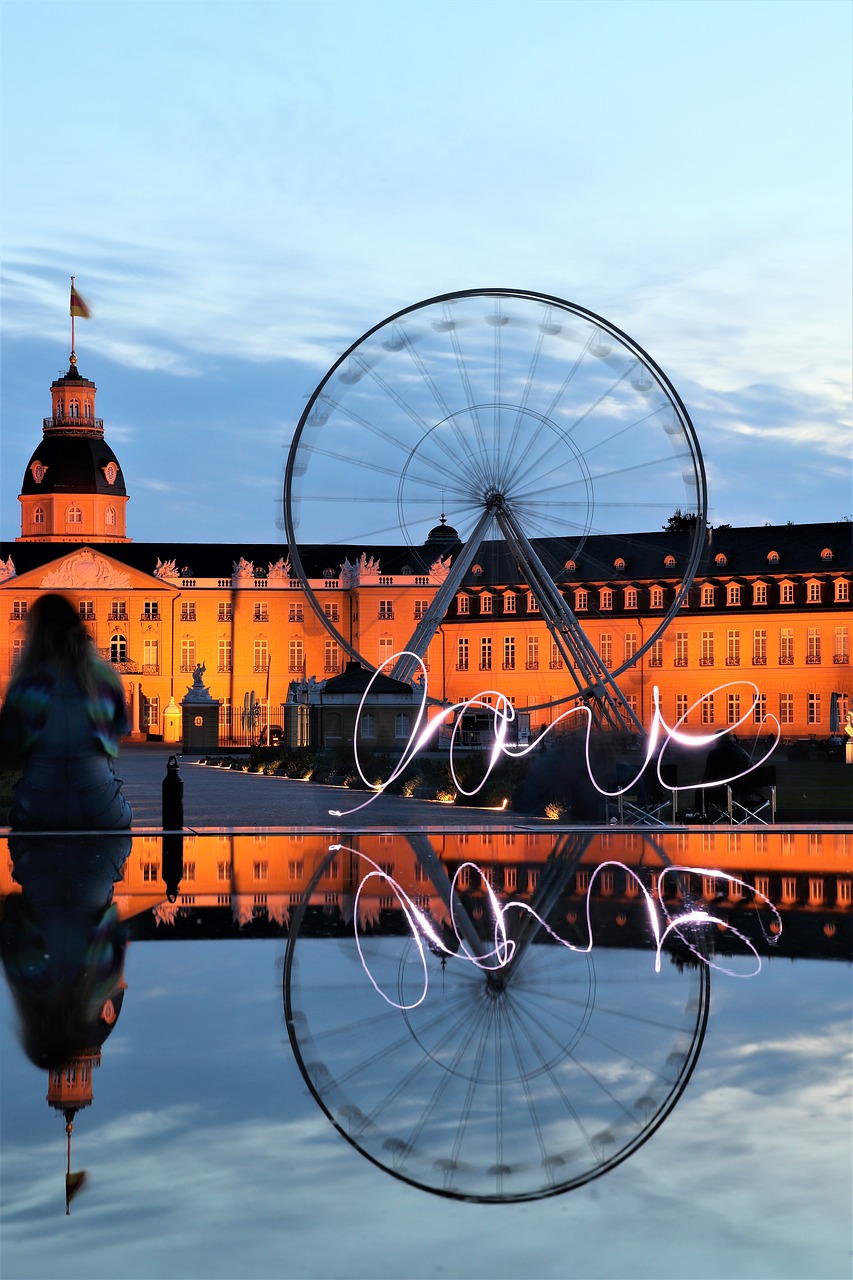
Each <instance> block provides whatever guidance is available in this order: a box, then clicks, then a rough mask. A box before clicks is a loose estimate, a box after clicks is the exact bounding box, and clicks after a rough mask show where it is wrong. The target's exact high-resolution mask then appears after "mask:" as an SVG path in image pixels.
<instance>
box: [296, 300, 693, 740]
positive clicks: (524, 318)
mask: <svg viewBox="0 0 853 1280" xmlns="http://www.w3.org/2000/svg"><path fill="white" fill-rule="evenodd" d="M284 507H285V513H284V514H285V528H286V531H287V538H288V543H289V548H290V556H291V563H292V566H293V570H294V572H295V573H296V574H297V575H298V576H299V577H300V578H301V579H302V583H303V586H304V587H305V589H306V591H307V592H308V595H309V599H311V601H312V604H313V605H314V608H315V610H316V612H317V614H318V616H320V617H321V619H323V620H324V624H325V625H326V626H327V627H328V628H329V630H330V631H332V632H333V634H334V635H335V637H336V639H337V641H338V643H339V644H340V645H341V646H342V648H343V649H344V650H345V651H347V652H349V653H350V654H351V655H352V656H353V657H356V658H360V655H359V654H358V652H357V650H356V649H355V648H354V647H353V646H352V645H351V644H350V643H349V642H348V640H347V639H346V638H345V637H344V636H343V635H342V634H341V633H340V632H339V631H337V629H336V628H334V627H333V626H332V625H331V623H330V622H329V621H328V620H327V619H326V618H325V615H324V612H323V609H322V604H321V602H320V600H319V599H317V598H316V597H315V595H314V593H313V592H312V591H311V588H310V586H309V583H308V575H307V574H306V572H305V569H304V567H303V564H302V558H301V556H300V551H299V546H300V543H301V544H303V545H304V544H307V543H325V544H330V543H334V544H342V545H347V546H352V545H360V546H368V547H377V546H379V545H380V544H388V543H393V544H396V545H399V544H401V543H403V544H407V545H408V546H410V547H411V548H412V549H413V551H414V552H415V553H416V554H417V553H418V551H420V554H421V558H422V556H423V547H424V543H425V541H426V538H427V534H428V532H429V530H430V529H431V528H432V526H434V525H435V523H436V519H437V517H438V515H439V513H440V514H441V515H442V518H443V519H445V518H446V520H447V521H448V522H449V523H450V525H451V526H452V528H453V530H455V531H456V532H457V533H458V542H457V543H456V545H455V547H454V550H453V556H452V561H451V564H450V569H449V572H448V573H447V576H446V578H445V579H444V581H443V582H442V584H441V585H440V587H439V589H438V591H437V592H436V595H435V597H434V599H433V601H432V603H431V606H430V607H429V609H428V610H427V611H426V614H425V616H424V617H423V618H422V619H421V620H420V621H419V623H418V625H417V627H416V629H415V631H414V633H413V635H412V637H411V639H410V641H409V643H408V644H407V645H406V646H405V647H406V648H407V649H409V650H411V651H412V652H414V653H416V654H418V655H420V656H423V654H424V653H425V652H426V649H427V646H428V645H429V642H430V640H431V639H432V637H433V635H434V634H435V631H436V628H437V627H438V625H439V624H440V622H441V621H442V619H443V618H444V616H445V613H446V612H447V609H448V605H449V604H450V603H451V601H452V600H453V598H454V595H455V593H456V592H457V591H458V589H459V588H460V586H461V585H462V583H463V581H464V580H465V578H466V575H467V574H468V573H469V572H470V571H471V569H472V567H473V566H474V565H475V562H476V560H477V556H478V551H479V549H480V547H481V546H482V545H483V544H484V543H489V542H491V541H494V540H497V541H502V542H503V543H505V545H506V547H507V548H508V551H509V554H510V556H511V558H512V560H513V561H514V563H515V565H516V566H517V569H518V570H519V571H520V573H521V575H522V577H523V579H524V581H525V582H526V584H527V586H528V589H529V590H530V591H531V592H532V594H533V595H534V596H535V598H536V601H537V605H538V609H539V611H540V613H541V616H542V618H543V620H544V622H545V623H546V625H547V626H548V628H549V630H550V632H551V636H552V638H553V640H554V642H555V644H556V646H557V649H558V650H559V653H560V657H561V659H562V661H563V662H564V663H565V665H566V667H567V668H568V670H569V671H570V672H572V673H573V675H574V680H575V685H576V692H575V693H574V694H573V696H575V697H579V698H582V699H584V700H588V701H590V702H592V703H593V704H597V706H598V708H599V711H600V712H601V713H602V715H603V719H604V720H605V721H608V722H610V723H616V724H617V725H625V724H626V723H635V722H634V719H633V715H632V713H631V712H630V711H629V710H627V708H626V704H625V703H624V700H623V699H622V698H621V695H620V694H619V691H618V687H617V686H616V684H615V681H614V680H613V675H612V673H611V672H610V671H609V670H608V669H607V667H606V666H605V665H604V663H603V662H602V660H601V658H600V656H599V655H598V653H597V652H596V650H595V648H594V646H593V645H592V644H591V643H590V641H589V639H588V638H587V636H586V634H585V632H584V630H583V628H582V626H581V625H580V624H579V622H578V619H577V617H576V616H575V614H574V612H573V611H572V609H571V607H570V605H569V603H568V601H567V599H566V591H565V583H566V571H567V566H568V565H569V564H570V563H571V562H574V560H575V559H576V558H577V556H578V555H579V553H580V551H581V550H582V548H583V546H584V544H585V542H586V539H587V538H588V536H589V535H597V534H617V533H618V534H620V535H623V542H624V545H625V546H628V545H629V544H630V542H631V539H632V537H636V536H638V535H637V531H638V530H643V529H648V528H650V527H651V528H654V529H659V528H661V527H662V522H664V521H665V519H666V518H667V517H668V516H669V515H671V514H672V513H673V511H674V510H676V509H677V508H680V509H683V510H685V511H689V512H694V513H696V515H697V520H696V522H695V524H694V526H693V532H692V535H691V539H690V546H689V548H688V551H687V554H686V555H685V556H684V557H683V558H682V563H681V565H680V567H679V574H680V581H679V586H678V588H677V590H676V591H675V592H674V593H673V596H672V599H671V600H670V601H669V607H668V608H667V609H665V610H663V611H662V612H661V615H660V617H659V619H658V623H657V625H656V626H655V627H654V629H653V631H652V633H651V634H650V635H648V636H647V637H645V638H644V644H643V645H642V646H641V647H640V648H639V649H638V650H637V651H636V652H635V653H634V654H633V656H632V658H631V659H630V661H632V662H633V661H636V660H637V659H638V658H639V656H640V654H641V653H643V652H644V651H645V650H646V649H647V648H648V647H649V646H650V645H652V644H653V643H654V641H655V640H656V639H657V637H658V636H660V634H661V633H662V631H663V630H664V628H665V627H666V625H667V624H668V622H669V621H670V619H671V618H672V617H673V615H674V614H675V612H676V610H677V609H678V608H679V606H680V605H681V603H682V602H683V600H684V597H685V595H686V592H687V589H688V587H689V585H690V583H691V581H692V579H693V575H694V573H695V570H696V566H697V564H698V561H699V556H700V554H701V550H702V538H703V531H704V527H705V517H706V513H707V496H706V487H705V474H704V467H703V463H702V458H701V454H700V450H699V445H698V442H697V440H696V435H695V432H694V429H693V426H692V423H691V422H690V419H689V416H688V414H687V411H686V409H685V408H684V406H683V404H682V403H681V400H680V398H679V396H678V394H677V392H676V391H675V389H674V388H673V386H672V384H671V383H670V382H669V380H668V379H667V377H666V375H665V374H664V373H663V372H662V370H661V369H660V368H659V367H658V366H657V365H656V364H655V363H654V362H653V361H652V360H651V358H650V357H649V356H648V355H647V354H646V353H645V352H644V351H643V350H642V348H641V347H639V346H638V345H637V343H635V342H633V341H632V339H630V338H629V337H628V336H627V335H626V334H624V333H622V332H621V331H620V330H619V329H617V328H615V326H613V325H611V324H610V323H608V322H607V321H606V320H603V319H602V318H601V317H599V316H597V315H594V314H593V313H592V312H590V311H586V310H585V309H583V308H581V307H578V306H575V305H574V304H572V303H568V302H564V301H561V300H560V299H558V298H552V297H548V296H546V295H543V294H536V293H530V292H527V291H522V290H512V289H486V290H469V291H464V292H461V293H450V294H444V295H442V296H439V297H436V298H431V299H429V300H428V301H426V302H422V303H419V304H417V305H416V306H413V307H409V308H407V309H405V310H404V311H400V312H397V313H396V314H395V315H393V316H390V317H389V318H388V319H387V320H384V321H383V322H382V323H381V324H378V325H376V326H375V327H374V328H372V329H370V330H369V331H368V332H367V333H366V334H364V336H363V337H361V338H360V339H359V340H358V341H357V342H355V343H353V345H352V346H351V347H350V348H349V349H348V350H347V351H345V352H344V354H343V355H342V356H341V357H340V359H339V360H337V361H336V362H335V364H334V365H333V366H332V368H331V369H330V370H329V371H328V373H327V374H326V375H325V377H324V378H323V380H322V381H321V382H320V384H319V386H318V387H317V389H316V390H315V391H314V393H313V395H312V396H311V398H310V400H309V402H308V405H307V406H306V409H305V412H304V413H303V415H302V418H301V419H300V422H299V425H298V427H297V430H296V433H295V435H294V438H293V442H292V444H291V448H290V453H289V456H288V460H287V468H286V475H285V502H284ZM561 586H562V587H563V589H562V590H561ZM398 647H399V648H401V649H402V648H403V647H404V646H402V645H400V646H398ZM361 660H363V659H361ZM368 665H370V664H368ZM416 670H417V664H416V662H415V661H414V660H413V659H401V660H400V662H399V663H398V665H397V667H396V668H395V670H394V672H393V673H392V674H394V675H395V676H396V677H397V678H398V679H404V680H405V679H411V677H412V676H413V675H414V674H415V672H416ZM617 674H618V673H617Z"/></svg>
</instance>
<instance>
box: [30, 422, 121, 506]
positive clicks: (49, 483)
mask: <svg viewBox="0 0 853 1280" xmlns="http://www.w3.org/2000/svg"><path fill="white" fill-rule="evenodd" d="M39 476H40V477H41V478H40V479H38V478H37V477H39ZM49 493H79V494H86V493H102V494H105V495H107V494H110V495H113V496H115V497H119V498H124V497H126V496H127V490H126V489H125V487H124V476H123V475H122V471H121V467H120V466H119V463H118V459H117V458H116V456H115V454H114V453H113V451H112V449H111V448H110V446H109V445H108V444H107V443H106V441H105V440H104V438H103V436H97V435H78V436H72V435H67V436H66V435H59V434H57V435H50V436H49V435H47V434H45V436H44V438H43V439H42V440H41V441H40V442H39V444H38V446H37V447H36V449H35V450H34V451H33V454H32V457H31V458H30V460H29V462H28V463H27V469H26V471H25V472H24V481H23V484H22V485H21V494H22V495H28V496H38V495H40V494H49Z"/></svg>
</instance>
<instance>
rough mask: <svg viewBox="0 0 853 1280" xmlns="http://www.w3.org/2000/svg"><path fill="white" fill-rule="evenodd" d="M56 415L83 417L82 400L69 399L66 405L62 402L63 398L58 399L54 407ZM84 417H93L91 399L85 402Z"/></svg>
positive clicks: (58, 416) (59, 416)
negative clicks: (81, 410)
mask: <svg viewBox="0 0 853 1280" xmlns="http://www.w3.org/2000/svg"><path fill="white" fill-rule="evenodd" d="M54 416H55V417H57V418H65V417H68V418H79V417H81V414H80V401H79V400H69V401H68V404H67V405H64V404H63V403H62V401H61V400H57V401H56V405H55V407H54ZM82 417H83V418H87V419H88V418H91V417H92V404H91V401H89V400H84V402H83V413H82Z"/></svg>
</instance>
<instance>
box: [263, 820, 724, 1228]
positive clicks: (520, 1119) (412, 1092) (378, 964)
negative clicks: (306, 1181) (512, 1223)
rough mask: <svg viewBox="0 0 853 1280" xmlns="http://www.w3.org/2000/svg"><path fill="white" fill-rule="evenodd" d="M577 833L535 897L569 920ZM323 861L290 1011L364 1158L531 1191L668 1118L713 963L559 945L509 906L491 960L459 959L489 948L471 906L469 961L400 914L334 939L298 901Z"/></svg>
mask: <svg viewBox="0 0 853 1280" xmlns="http://www.w3.org/2000/svg"><path fill="white" fill-rule="evenodd" d="M573 839H574V841H575V845H576V847H575V848H574V849H570V850H568V854H569V856H568V859H567V858H566V852H567V851H566V850H562V851H560V850H557V851H555V856H554V858H553V859H550V860H549V864H548V868H547V870H546V872H545V874H544V875H543V878H542V881H541V882H540V887H541V889H542V890H544V891H545V892H544V894H543V893H539V895H538V896H539V902H541V900H542V899H543V897H544V898H545V899H550V907H551V909H550V910H548V909H545V910H544V914H543V918H547V919H548V920H549V922H550V923H551V924H552V925H553V926H554V927H555V928H557V929H560V928H562V929H563V930H565V929H566V916H565V915H563V916H562V919H560V918H559V916H557V915H555V914H554V907H559V904H560V902H561V898H560V888H561V885H564V884H565V880H566V876H567V873H568V871H569V869H570V868H572V867H575V866H576V865H577V863H578V858H579V855H580V853H581V852H582V846H583V840H582V838H580V837H574V838H573ZM332 856H337V854H335V855H331V854H330V858H331V857H332ZM328 868H329V859H326V860H324V861H323V862H321V863H320V865H319V867H318V868H317V871H316V872H315V875H314V877H313V880H312V882H311V884H310V885H309V887H308V889H307V890H306V893H305V896H304V898H303V901H302V903H301V904H300V907H299V908H298V909H297V911H296V913H295V915H294V918H293V920H292V921H291V927H290V931H289V937H288V947H287V954H286V957H285V968H284V982H283V995H284V1009H285V1021H286V1025H287V1030H288V1036H289V1039H290V1044H291V1048H292V1049H293V1052H294V1056H295V1058H296V1062H297V1065H298V1067H299V1070H300V1072H301V1073H302V1076H303V1079H304V1080H305V1082H306V1084H307V1086H308V1089H309V1091H310V1093H311V1095H312V1096H313V1098H314V1100H315V1102H316V1103H317V1105H318V1106H319V1107H320V1109H321V1110H322V1111H323V1112H324V1113H325V1115H326V1116H327V1118H328V1119H329V1120H330V1121H331V1123H332V1124H333V1125H334V1127H335V1129H336V1130H337V1131H338V1133H339V1134H340V1135H341V1137H343V1138H344V1139H345V1140H346V1141H347V1142H348V1143H349V1144H350V1145H351V1146H352V1147H354V1148H355V1149H356V1150H357V1151H358V1152H359V1153H360V1154H361V1155H363V1156H364V1157H366V1158H367V1159H368V1160H369V1161H370V1162H371V1163H372V1164H374V1165H375V1166H377V1167H378V1168H380V1169H382V1170H383V1171H385V1172H386V1173H389V1174H391V1175H392V1176H394V1177H395V1178H398V1179H400V1180H402V1181H404V1182H407V1183H409V1184H410V1185H412V1186H415V1187H418V1188H420V1189H422V1190H425V1191H431V1192H434V1193H436V1194H438V1195H443V1196H447V1197H450V1198H453V1199H460V1200H470V1201H478V1202H482V1203H497V1202H509V1201H524V1200H535V1199H541V1198H542V1197H545V1196H551V1195H556V1194H559V1193H562V1192H565V1191H569V1190H572V1189H574V1188H576V1187H579V1186H582V1185H584V1184H585V1183H587V1182H589V1181H591V1180H592V1179H594V1178H598V1177H600V1176H601V1175H603V1174H605V1173H607V1172H609V1171H610V1170H611V1169H613V1168H615V1167H616V1165H618V1164H620V1163H621V1162H622V1161H624V1160H626V1159H627V1158H628V1157H629V1156H631V1155H632V1154H633V1153H634V1152H636V1151H637V1150H638V1149H639V1148H640V1147H641V1146H642V1145H643V1144H644V1143H645V1142H647V1141H648V1139H649V1138H650V1137H651V1135H652V1134H653V1133H654V1132H655V1131H656V1130H657V1129H658V1128H659V1127H660V1126H661V1124H663V1123H664V1121H665V1120H666V1118H667V1117H668V1116H669V1115H670V1114H671V1112H672V1110H673V1108H674V1107H675V1106H676V1105H677V1103H678V1101H679V1099H680V1098H681V1097H682V1095H683V1093H684V1090H685V1088H686V1086H687V1083H688V1081H689V1079H690V1077H691V1075H692V1072H693V1070H694V1068H695V1066H696V1063H697V1061H698V1057H699V1054H700V1052H701V1048H702V1045H703V1042H704V1038H705V1032H706V1029H707V1022H708V1014H709V1008H710V970H709V968H708V966H706V965H704V964H690V963H688V964H683V963H682V964H675V963H667V964H665V965H664V966H663V967H662V968H661V970H660V972H655V969H654V964H653V956H652V951H651V950H650V949H645V950H644V949H642V948H639V949H637V948H625V947H617V948H595V949H594V950H592V951H590V952H581V951H577V950H575V951H573V950H569V949H567V948H566V947H565V946H561V945H558V944H555V943H554V941H553V936H551V937H549V936H548V935H547V934H546V932H545V931H544V930H543V929H541V928H539V927H537V924H536V921H535V919H534V918H533V917H531V916H528V915H526V914H525V915H519V914H518V913H511V914H510V916H509V918H508V921H507V923H508V925H509V927H510V929H511V933H512V935H513V948H514V949H513V951H512V956H511V959H510V960H509V961H508V962H507V963H506V964H505V965H501V966H495V965H494V958H493V954H492V955H491V956H489V957H488V958H487V960H486V962H485V964H484V965H478V964H476V963H471V962H470V956H476V954H477V948H478V945H479V947H480V949H481V951H486V952H488V949H489V948H488V941H487V938H486V935H485V934H484V933H482V932H480V934H479V936H478V932H477V930H476V928H475V927H474V923H473V917H470V916H469V917H466V919H467V924H468V929H467V939H468V941H467V944H466V946H467V948H468V956H467V957H463V956H462V955H461V949H460V954H459V955H454V956H450V957H449V958H448V957H447V956H442V955H439V954H436V953H435V952H434V951H427V952H426V953H425V954H424V953H423V949H419V948H418V947H417V946H416V945H415V942H414V941H413V939H412V937H411V936H409V937H407V936H403V935H401V930H400V927H399V925H396V926H393V927H392V928H391V931H390V932H389V933H387V934H385V935H384V936H383V935H382V932H381V930H378V929H377V927H376V924H375V923H374V925H373V927H372V930H371V933H370V936H364V937H362V938H360V939H359V938H357V937H356V936H355V934H354V932H353V928H352V927H350V928H349V930H344V932H343V933H342V934H341V935H339V936H337V937H330V936H328V935H329V933H330V931H331V928H332V926H331V921H330V920H329V918H324V923H323V926H322V930H321V936H317V934H316V932H315V929H316V924H315V925H313V926H312V923H311V921H312V915H311V912H312V908H311V905H310V904H311V900H312V895H314V894H315V893H316V890H317V887H318V886H319V884H320V883H321V881H322V878H323V876H324V875H325V874H326V873H327V871H328ZM548 875H550V876H551V877H552V880H553V883H552V884H550V885H547V884H546V883H545V880H546V877H547V876H548ZM407 888H408V890H409V892H410V893H411V894H414V893H415V891H416V888H417V886H416V885H414V884H412V885H409V886H407ZM420 889H421V890H423V881H422V882H421V883H420ZM384 891H385V892H386V893H387V892H389V889H388V888H387V887H386V888H385V890H384ZM401 905H402V903H401ZM563 909H564V908H563ZM454 916H455V919H456V921H457V923H459V922H460V916H462V917H464V916H465V908H464V907H460V908H457V910H456V911H455V912H454ZM357 927H358V926H357V922H356V929H357ZM461 932H463V933H466V930H465V929H464V927H463V928H462V930H461ZM323 935H325V936H323ZM424 961H425V962H426V967H424ZM380 993H381V994H380ZM422 993H423V998H422Z"/></svg>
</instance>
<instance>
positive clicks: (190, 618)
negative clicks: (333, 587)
mask: <svg viewBox="0 0 853 1280" xmlns="http://www.w3.org/2000/svg"><path fill="white" fill-rule="evenodd" d="M28 607H29V605H28V601H26V600H13V601H12V618H13V619H18V620H21V619H24V618H26V616H27V612H28ZM79 609H80V617H81V618H83V619H84V621H87V622H92V621H94V620H95V602H94V600H81V601H80V603H79ZM324 613H325V614H326V617H327V618H328V619H329V621H330V622H340V608H339V606H338V605H337V604H327V605H325V606H324ZM141 616H142V618H143V620H144V621H147V622H158V621H160V616H161V615H160V602H159V601H158V600H145V601H143V603H142V615H141ZM107 618H108V620H109V621H110V622H127V620H128V612H127V602H126V601H124V600H113V601H111V603H110V610H109V613H108V615H107ZM252 618H253V620H254V621H255V622H269V606H268V604H267V602H266V601H263V602H260V603H256V604H255V605H254V607H253V610H252ZM232 619H233V609H232V605H231V602H230V601H220V602H219V604H218V606H217V615H216V620H217V622H231V621H232ZM180 620H181V622H196V621H197V620H198V619H197V614H196V602H195V601H194V600H182V601H181V612H180ZM303 620H304V618H303V606H302V604H301V602H300V603H298V604H295V603H294V604H291V605H290V608H289V621H290V622H302V621H303Z"/></svg>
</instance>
